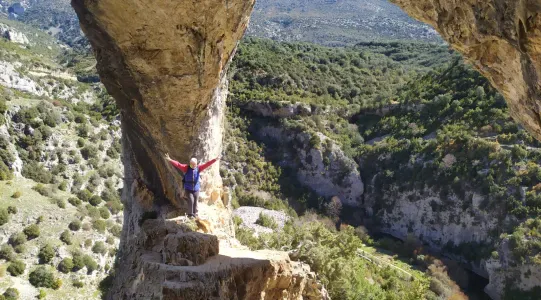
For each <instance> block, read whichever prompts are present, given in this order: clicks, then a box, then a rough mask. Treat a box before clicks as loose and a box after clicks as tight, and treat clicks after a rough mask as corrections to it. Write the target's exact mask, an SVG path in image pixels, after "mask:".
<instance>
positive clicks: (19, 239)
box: [8, 232, 27, 247]
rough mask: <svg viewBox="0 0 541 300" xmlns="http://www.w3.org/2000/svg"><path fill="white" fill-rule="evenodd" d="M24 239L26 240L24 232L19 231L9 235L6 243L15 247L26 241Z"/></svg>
mask: <svg viewBox="0 0 541 300" xmlns="http://www.w3.org/2000/svg"><path fill="white" fill-rule="evenodd" d="M26 241H27V238H26V234H24V233H23V232H19V233H14V234H12V235H11V236H10V237H9V240H8V243H9V244H11V245H12V246H13V247H15V246H18V245H22V244H24V243H26Z"/></svg>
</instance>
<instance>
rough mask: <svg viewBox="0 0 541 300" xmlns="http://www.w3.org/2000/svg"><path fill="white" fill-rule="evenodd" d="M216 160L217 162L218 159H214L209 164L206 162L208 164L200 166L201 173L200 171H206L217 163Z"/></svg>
mask: <svg viewBox="0 0 541 300" xmlns="http://www.w3.org/2000/svg"><path fill="white" fill-rule="evenodd" d="M216 160H217V159H216V158H215V159H213V160H210V161H208V162H206V163H204V164H202V165H200V166H199V171H200V172H203V171H205V169H206V168H208V167H210V166H212V164H213V163H215V162H216Z"/></svg>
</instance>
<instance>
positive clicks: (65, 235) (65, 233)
mask: <svg viewBox="0 0 541 300" xmlns="http://www.w3.org/2000/svg"><path fill="white" fill-rule="evenodd" d="M60 240H61V241H62V242H64V243H65V244H66V245H71V243H72V241H71V232H69V231H67V230H64V231H63V232H62V233H61V234H60Z"/></svg>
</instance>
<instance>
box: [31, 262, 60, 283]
mask: <svg viewBox="0 0 541 300" xmlns="http://www.w3.org/2000/svg"><path fill="white" fill-rule="evenodd" d="M28 280H29V281H30V284H32V285H33V286H35V287H44V288H53V287H55V281H56V279H55V278H54V274H53V272H52V271H51V270H50V269H49V268H48V267H47V266H39V267H37V268H36V269H35V270H34V271H32V272H30V275H29V276H28Z"/></svg>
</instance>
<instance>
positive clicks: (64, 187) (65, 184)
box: [58, 180, 68, 191]
mask: <svg viewBox="0 0 541 300" xmlns="http://www.w3.org/2000/svg"><path fill="white" fill-rule="evenodd" d="M58 189H59V190H61V191H67V190H68V182H67V181H65V180H64V181H62V182H61V183H60V184H59V185H58Z"/></svg>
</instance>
